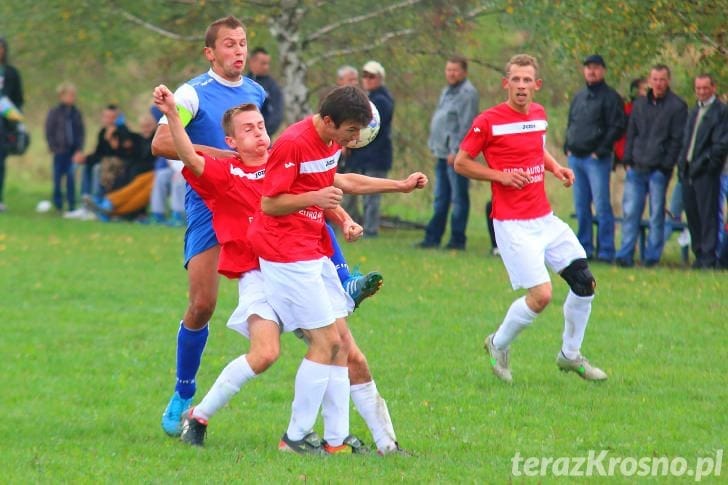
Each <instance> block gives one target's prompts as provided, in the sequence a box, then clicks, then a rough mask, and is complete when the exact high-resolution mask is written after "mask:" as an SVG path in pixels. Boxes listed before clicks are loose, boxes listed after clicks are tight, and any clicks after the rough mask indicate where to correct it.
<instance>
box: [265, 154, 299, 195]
mask: <svg viewBox="0 0 728 485" xmlns="http://www.w3.org/2000/svg"><path fill="white" fill-rule="evenodd" d="M300 162H301V157H300V154H299V149H298V147H296V146H295V144H294V143H291V142H284V143H280V144H276V145H274V146H273V150H272V151H271V153H270V157H268V163H267V164H266V168H265V184H264V185H263V196H265V197H275V196H276V195H279V194H285V193H290V191H291V187H292V186H293V183H294V182H295V180H296V178H297V177H298V170H299V167H300Z"/></svg>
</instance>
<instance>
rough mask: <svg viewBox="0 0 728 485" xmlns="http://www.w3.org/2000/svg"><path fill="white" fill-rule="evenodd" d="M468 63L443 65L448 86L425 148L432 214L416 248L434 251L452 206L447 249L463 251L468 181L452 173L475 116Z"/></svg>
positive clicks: (474, 94)
mask: <svg viewBox="0 0 728 485" xmlns="http://www.w3.org/2000/svg"><path fill="white" fill-rule="evenodd" d="M467 76H468V61H467V60H466V59H465V58H464V57H461V56H452V57H450V58H449V59H448V60H447V64H446V65H445V79H446V80H447V86H445V88H444V89H443V90H442V94H440V101H439V102H438V103H437V108H436V109H435V113H434V114H433V115H432V121H431V122H430V138H429V140H428V141H427V145H428V146H429V147H430V150H431V151H432V154H433V155H435V158H436V162H435V163H436V164H435V201H434V204H433V206H434V207H433V208H434V214H433V215H432V219H430V222H429V223H428V224H427V228H426V229H425V239H424V240H422V241H421V242H419V243H417V244H416V247H419V248H436V247H439V246H440V241H441V240H442V236H443V234H444V233H445V226H446V225H447V214H448V212H449V210H450V204H451V203H452V216H451V218H450V233H451V234H450V242H448V244H447V246H445V247H446V248H447V249H460V250H462V249H465V242H466V239H465V228H466V227H467V224H468V213H469V212H470V196H469V193H468V187H469V180H468V179H467V178H466V177H463V176H462V175H460V174H458V173H456V172H455V169H454V168H453V164H454V163H455V155H456V154H457V152H458V149H459V148H460V141H461V140H462V139H463V137H464V136H465V133H466V132H467V131H468V129H469V128H470V125H471V123H472V122H473V118H475V116H476V115H477V114H478V111H479V109H478V101H479V96H478V91H477V90H476V89H475V87H474V86H473V85H472V84H471V83H470V81H468V79H467Z"/></svg>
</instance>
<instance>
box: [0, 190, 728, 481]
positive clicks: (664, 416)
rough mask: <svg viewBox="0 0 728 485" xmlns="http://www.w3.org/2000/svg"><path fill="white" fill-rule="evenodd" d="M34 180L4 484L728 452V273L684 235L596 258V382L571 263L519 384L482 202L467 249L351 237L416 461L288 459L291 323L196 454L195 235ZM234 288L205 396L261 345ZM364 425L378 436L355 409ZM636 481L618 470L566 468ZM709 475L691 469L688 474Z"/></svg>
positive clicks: (326, 473) (12, 315)
mask: <svg viewBox="0 0 728 485" xmlns="http://www.w3.org/2000/svg"><path fill="white" fill-rule="evenodd" d="M15 180H16V181H15V182H13V180H11V185H10V188H9V191H8V193H9V195H8V197H7V199H10V198H12V204H9V205H11V208H12V210H11V211H10V212H8V213H6V214H2V215H0V275H2V276H1V277H0V281H1V282H2V283H1V286H0V316H1V318H0V321H2V323H3V327H2V328H3V330H2V338H0V356H1V357H2V374H3V379H2V390H1V391H0V403H1V404H2V408H3V419H2V424H0V435H1V436H2V442H3V443H2V452H1V453H0V469H1V470H2V476H3V477H4V478H2V479H0V481H2V482H5V483H38V482H40V483H98V482H107V483H175V482H176V483H181V482H186V483H234V482H257V483H279V482H294V483H295V482H307V481H311V482H317V483H318V482H327V483H362V482H365V483H366V482H381V483H384V482H386V483H390V482H407V483H414V482H424V483H508V482H511V481H514V482H519V483H520V482H543V483H551V482H556V481H563V478H558V477H556V476H555V475H556V474H558V472H557V473H553V471H548V472H547V473H546V474H545V476H537V477H535V478H527V477H525V476H513V475H512V459H513V457H514V455H515V454H516V453H520V456H523V457H554V458H558V457H577V458H578V457H587V455H588V454H589V452H590V450H594V451H596V453H597V454H598V453H600V452H601V451H602V450H606V451H607V452H608V456H609V457H621V458H625V457H635V458H640V457H668V458H670V459H673V458H676V457H684V458H685V459H686V460H687V462H688V464H689V466H690V467H693V466H694V465H695V463H696V460H697V458H698V457H708V456H713V457H715V456H716V453H717V452H718V450H722V449H724V448H725V446H726V443H727V440H728V413H727V409H728V408H727V407H726V403H727V402H728V391H727V390H726V389H727V386H726V375H728V363H727V361H726V358H725V357H726V351H725V342H726V334H727V332H726V330H728V323H727V321H728V319H727V318H726V316H727V315H728V304H727V303H726V292H727V291H728V273H725V272H723V273H715V272H693V271H688V270H684V269H681V268H679V267H677V266H678V264H677V261H678V256H677V249H676V245H675V243H674V240H673V242H671V245H670V246H669V248H668V254H667V255H666V259H667V260H668V263H669V264H668V265H666V266H664V267H660V268H655V269H641V268H636V269H631V270H623V269H618V268H615V267H611V266H605V265H595V266H594V268H593V271H594V273H595V275H596V277H597V279H598V282H599V285H598V293H597V299H596V301H595V304H594V309H593V312H592V317H591V325H590V327H589V330H588V332H587V338H586V342H585V346H584V349H583V350H584V353H585V354H586V355H587V356H588V357H590V358H591V360H592V361H593V362H594V363H596V364H597V365H599V366H600V367H602V368H603V369H604V370H605V371H606V372H607V373H608V374H609V376H610V378H609V380H608V381H607V382H605V383H603V384H597V385H594V384H591V383H586V382H583V381H581V380H580V379H579V378H578V377H576V376H575V375H574V374H571V375H564V374H562V373H559V372H558V371H557V369H556V366H555V364H554V359H555V355H556V352H557V351H558V349H559V344H560V335H561V329H562V316H561V308H560V306H561V302H563V298H564V296H565V294H566V285H565V284H564V283H563V282H562V281H560V280H559V279H558V278H556V279H555V291H554V293H555V295H554V303H553V304H552V305H551V306H550V307H549V308H548V309H547V310H546V311H545V312H544V314H542V315H541V316H540V317H539V318H538V319H537V320H536V322H535V324H534V325H533V327H532V328H531V329H529V330H528V331H526V332H524V333H523V334H522V335H521V337H520V338H519V340H518V341H517V342H516V344H515V345H514V347H513V352H512V367H513V373H514V380H515V382H514V384H513V385H512V386H507V385H503V384H502V383H500V382H497V381H496V380H495V377H494V376H493V375H491V373H490V371H489V369H488V364H487V361H486V357H485V354H484V352H483V350H482V341H483V338H484V337H485V335H487V334H488V333H489V332H491V331H492V330H493V329H494V328H496V326H497V325H498V324H499V322H500V320H501V319H502V317H503V315H504V313H505V311H506V309H507V308H508V306H509V304H510V303H511V301H512V300H513V299H514V298H515V297H516V294H515V293H514V292H512V291H511V290H510V286H509V284H508V280H507V277H506V273H505V270H504V269H503V267H502V264H501V262H500V260H499V259H498V258H494V257H490V256H486V254H487V252H488V249H489V248H488V243H487V242H486V235H485V231H484V229H483V227H482V226H483V224H482V222H481V220H480V217H479V216H480V215H481V214H482V212H481V211H480V210H478V211H477V214H475V213H474V214H473V218H472V219H471V222H472V224H471V230H470V242H469V249H468V251H466V252H464V253H453V252H447V251H427V252H421V251H415V250H413V249H411V245H412V243H414V242H415V241H417V240H419V238H420V237H421V233H420V232H419V231H387V232H385V233H384V234H383V236H382V237H381V238H379V239H377V240H370V241H362V242H359V243H356V244H354V245H351V246H347V247H346V248H345V250H346V252H347V255H348V257H349V261H350V263H351V264H361V265H362V268H363V269H365V270H370V269H375V268H376V269H379V270H381V271H382V273H383V274H384V275H385V285H384V287H383V289H382V291H381V292H380V294H378V295H377V296H376V297H375V298H373V299H371V300H369V301H367V302H366V303H365V304H364V305H363V306H362V308H361V309H360V310H358V311H357V312H356V313H355V314H354V315H353V317H352V318H351V319H350V325H351V327H352V329H353V332H354V334H355V336H356V337H357V339H358V341H359V344H360V346H361V347H362V349H363V350H364V351H365V352H366V353H367V356H368V359H369V362H370V365H371V367H372V369H373V372H374V375H375V378H376V381H377V384H378V387H379V389H380V391H381V393H382V394H383V396H384V397H385V399H387V402H388V404H389V409H390V411H391V413H392V416H393V419H394V422H395V428H396V430H397V432H398V438H399V441H400V443H401V444H402V445H403V446H404V447H406V448H407V449H409V450H411V451H412V452H414V454H415V456H413V457H409V458H405V457H391V458H390V457H388V458H386V459H382V458H379V457H376V456H370V457H361V456H351V457H340V456H337V457H329V458H327V459H314V458H310V457H299V456H289V455H283V454H280V453H279V452H278V451H277V450H276V444H277V441H278V439H279V437H280V435H281V434H282V432H283V431H284V430H285V427H286V425H287V422H288V417H289V410H290V400H291V397H292V387H293V386H292V383H293V376H294V374H295V371H296V368H297V366H298V363H299V361H300V357H301V355H302V354H303V352H304V347H303V345H302V344H301V343H300V342H298V341H297V340H296V339H295V338H293V337H292V336H290V335H285V336H284V338H283V343H282V356H281V359H280V360H279V362H278V363H277V364H276V365H275V366H274V367H273V368H272V369H271V370H270V371H269V372H268V373H267V374H266V375H263V376H261V377H260V378H258V379H256V380H254V381H252V382H251V383H250V384H249V385H247V386H246V387H245V388H243V390H242V391H241V392H240V393H239V395H238V396H236V398H235V399H234V400H233V402H232V403H231V404H230V406H229V407H228V408H226V409H224V410H223V411H221V412H220V413H219V414H218V415H217V416H216V417H215V418H214V420H212V421H211V423H210V428H209V433H208V439H207V446H206V447H205V449H203V450H199V449H191V448H189V447H186V446H184V445H183V444H181V443H180V442H178V441H176V440H173V439H170V438H168V437H166V436H165V435H164V434H163V433H162V431H161V429H160V426H159V418H160V415H161V412H162V410H163V408H164V406H165V405H166V402H167V399H168V398H169V395H170V393H171V391H172V384H173V377H174V346H175V335H176V331H177V326H178V322H179V318H180V315H181V313H182V311H183V309H184V307H185V304H186V294H185V292H186V284H185V275H184V272H183V270H182V269H181V267H180V259H181V239H182V234H183V231H182V230H179V229H171V228H164V227H147V226H141V225H136V224H101V223H95V222H85V223H84V222H76V221H67V220H63V219H61V218H58V217H57V216H55V215H50V214H36V213H35V212H34V211H33V207H34V206H35V203H36V202H37V201H38V200H39V199H41V198H45V197H44V194H45V190H46V188H45V187H40V188H37V187H35V186H31V187H30V188H26V187H25V186H23V188H22V189H21V188H20V187H21V185H20V184H18V183H17V179H15ZM565 200H568V199H565ZM559 204H562V205H566V204H567V202H559V203H557V206H558V205H559ZM475 211H476V209H474V212H475ZM562 216H563V214H562ZM476 219H477V222H476ZM221 287H222V290H221V297H220V301H219V304H218V310H217V312H216V314H215V317H214V319H213V322H212V325H211V337H210V340H209V343H208V347H207V350H206V353H205V358H204V361H203V366H202V370H201V372H200V375H199V385H200V389H199V392H198V396H201V394H200V393H202V392H205V391H206V390H207V388H209V386H210V385H211V384H212V382H213V381H214V379H215V377H216V376H217V373H218V372H219V371H220V370H221V369H222V367H223V366H224V365H225V364H226V363H227V362H228V361H229V360H231V359H232V358H234V357H236V356H238V355H239V354H241V353H243V352H244V350H245V349H246V346H247V342H246V341H245V340H244V339H242V338H241V337H239V336H238V334H236V333H234V332H232V331H229V330H227V329H225V327H224V323H225V321H226V319H227V317H228V316H229V314H230V312H231V311H232V309H233V308H234V306H235V302H236V296H237V295H236V286H235V285H234V284H233V283H232V282H224V283H223V284H222V285H221ZM319 429H320V428H319ZM351 429H352V432H353V433H355V434H357V435H359V436H360V437H362V438H363V439H364V440H365V441H367V442H371V438H370V436H369V435H368V432H367V430H366V428H365V426H364V424H363V422H362V421H361V419H360V418H359V416H358V415H357V414H356V413H355V411H352V422H351ZM724 468H725V467H724ZM549 470H552V469H551V468H549ZM617 470H618V469H617ZM725 476H726V471H723V473H722V476H720V477H716V476H715V474H713V475H712V476H710V477H706V478H705V479H703V483H710V482H720V481H723V482H724V481H725ZM635 479H636V477H626V476H623V475H620V474H619V472H618V471H617V472H616V476H614V477H599V476H597V477H591V478H581V479H579V478H575V477H574V478H567V481H580V480H581V481H588V482H590V483H591V482H595V481H596V482H604V483H626V482H631V481H634V480H635ZM657 479H658V480H661V481H666V482H674V481H676V480H678V478H676V477H670V476H667V477H657ZM693 479H694V478H693V477H692V476H688V475H687V472H686V476H685V477H683V479H682V480H683V481H687V480H693Z"/></svg>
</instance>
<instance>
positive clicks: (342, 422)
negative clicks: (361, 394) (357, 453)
mask: <svg viewBox="0 0 728 485" xmlns="http://www.w3.org/2000/svg"><path fill="white" fill-rule="evenodd" d="M321 415H322V416H323V418H324V439H325V440H326V443H328V444H329V445H331V446H341V444H342V443H343V442H344V440H345V439H346V437H347V436H349V368H348V367H341V366H337V365H332V366H331V374H330V375H329V384H328V386H326V393H325V394H324V400H323V406H322V408H321Z"/></svg>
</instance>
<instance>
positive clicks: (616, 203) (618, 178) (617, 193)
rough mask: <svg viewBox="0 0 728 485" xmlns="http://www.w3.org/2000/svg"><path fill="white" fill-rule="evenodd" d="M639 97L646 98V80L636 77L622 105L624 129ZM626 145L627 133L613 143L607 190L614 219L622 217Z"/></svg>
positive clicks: (625, 173)
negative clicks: (627, 98) (612, 164)
mask: <svg viewBox="0 0 728 485" xmlns="http://www.w3.org/2000/svg"><path fill="white" fill-rule="evenodd" d="M639 96H647V79H645V78H643V77H638V78H636V79H633V80H632V82H631V83H630V85H629V100H628V101H626V102H625V103H624V116H625V127H626V126H627V125H628V124H629V115H630V114H632V105H633V104H634V100H635V99H637V98H638V97H639ZM626 144H627V131H626V130H625V131H624V133H622V136H621V137H620V138H619V140H617V141H616V142H614V166H613V167H612V171H613V172H614V177H612V184H611V186H610V190H609V200H610V201H611V203H612V211H613V212H614V215H615V217H622V197H623V196H624V178H625V176H626V175H627V167H625V166H624V146H625V145H626Z"/></svg>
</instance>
